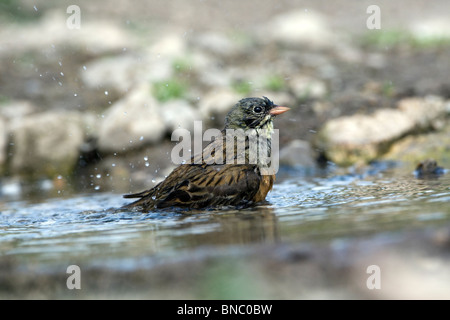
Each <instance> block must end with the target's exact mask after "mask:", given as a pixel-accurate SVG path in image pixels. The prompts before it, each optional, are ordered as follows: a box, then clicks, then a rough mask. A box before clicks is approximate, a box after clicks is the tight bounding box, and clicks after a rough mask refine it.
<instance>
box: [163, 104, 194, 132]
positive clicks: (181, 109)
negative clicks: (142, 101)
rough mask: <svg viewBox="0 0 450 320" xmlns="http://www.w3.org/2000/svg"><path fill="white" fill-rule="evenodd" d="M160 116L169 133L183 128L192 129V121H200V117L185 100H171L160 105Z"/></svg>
mask: <svg viewBox="0 0 450 320" xmlns="http://www.w3.org/2000/svg"><path fill="white" fill-rule="evenodd" d="M160 109H161V116H162V119H163V121H164V123H165V124H166V128H167V130H168V132H169V133H171V132H173V131H174V130H175V129H178V128H183V129H187V130H189V131H191V130H193V128H194V121H201V120H202V116H201V115H200V114H199V113H198V112H196V110H195V109H194V108H193V107H192V106H191V105H190V104H189V103H188V102H187V101H185V100H171V101H168V102H166V103H164V104H162V105H161V107H160Z"/></svg>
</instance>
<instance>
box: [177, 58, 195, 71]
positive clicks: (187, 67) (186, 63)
mask: <svg viewBox="0 0 450 320" xmlns="http://www.w3.org/2000/svg"><path fill="white" fill-rule="evenodd" d="M172 69H173V71H175V72H179V73H183V72H189V71H191V69H192V63H191V61H190V60H189V59H188V58H176V59H174V60H173V61H172Z"/></svg>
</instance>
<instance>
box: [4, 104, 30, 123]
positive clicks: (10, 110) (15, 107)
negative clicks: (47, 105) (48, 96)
mask: <svg viewBox="0 0 450 320" xmlns="http://www.w3.org/2000/svg"><path fill="white" fill-rule="evenodd" d="M35 111H36V106H35V105H34V104H32V103H31V102H30V101H28V100H13V101H8V102H7V103H2V104H1V106H0V115H2V116H3V117H5V119H7V120H13V119H15V118H18V117H24V116H26V115H29V114H31V113H33V112H35Z"/></svg>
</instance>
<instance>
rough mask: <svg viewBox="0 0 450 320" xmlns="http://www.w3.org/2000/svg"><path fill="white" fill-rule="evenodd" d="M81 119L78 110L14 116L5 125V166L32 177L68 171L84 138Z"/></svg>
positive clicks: (72, 167)
mask: <svg viewBox="0 0 450 320" xmlns="http://www.w3.org/2000/svg"><path fill="white" fill-rule="evenodd" d="M82 123H83V115H82V114H81V113H78V112H68V111H64V112H44V113H39V114H32V115H29V116H26V117H24V118H21V119H17V120H16V121H14V122H13V123H12V124H11V126H10V128H9V136H10V152H11V160H10V164H9V167H8V170H9V171H10V173H11V174H17V175H19V176H22V177H25V178H32V179H33V178H42V177H56V176H58V175H61V176H66V175H70V174H71V173H72V172H73V169H74V167H75V165H76V163H77V161H78V157H79V149H80V147H81V145H82V143H83V141H84V139H85V134H84V130H83V125H82Z"/></svg>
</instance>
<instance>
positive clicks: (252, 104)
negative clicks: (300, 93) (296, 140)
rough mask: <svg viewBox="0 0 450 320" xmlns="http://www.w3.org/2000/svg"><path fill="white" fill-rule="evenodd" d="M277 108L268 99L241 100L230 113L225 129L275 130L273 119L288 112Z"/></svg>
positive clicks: (286, 109) (284, 108)
mask: <svg viewBox="0 0 450 320" xmlns="http://www.w3.org/2000/svg"><path fill="white" fill-rule="evenodd" d="M288 110H289V108H287V107H282V106H277V105H276V104H274V103H273V102H272V101H270V100H269V99H268V98H266V97H263V98H262V99H261V98H245V99H242V100H240V101H239V102H238V103H236V104H235V105H234V107H233V108H232V109H231V110H230V112H229V113H228V115H227V117H226V119H225V129H243V130H249V129H268V130H272V128H273V122H272V119H273V117H275V116H277V115H279V114H282V113H284V112H286V111H288Z"/></svg>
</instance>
